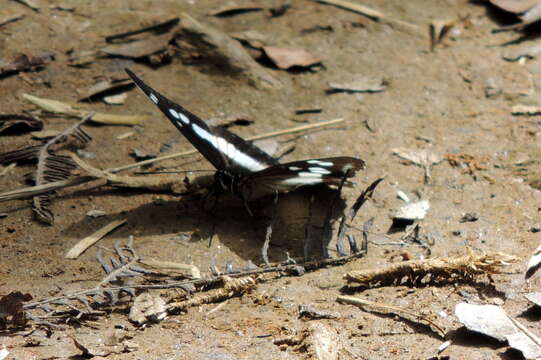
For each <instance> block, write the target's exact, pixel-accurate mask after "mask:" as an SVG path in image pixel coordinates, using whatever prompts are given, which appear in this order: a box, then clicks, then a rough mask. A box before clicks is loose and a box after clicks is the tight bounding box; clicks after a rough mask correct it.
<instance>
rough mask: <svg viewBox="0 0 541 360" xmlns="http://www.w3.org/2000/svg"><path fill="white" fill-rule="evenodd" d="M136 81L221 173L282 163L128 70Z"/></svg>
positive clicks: (235, 172) (239, 172)
mask: <svg viewBox="0 0 541 360" xmlns="http://www.w3.org/2000/svg"><path fill="white" fill-rule="evenodd" d="M126 72H127V73H128V75H129V76H130V77H131V78H132V80H133V82H134V83H135V85H137V87H139V88H140V89H141V90H142V91H143V92H144V93H145V95H146V96H147V97H148V98H149V99H150V100H151V101H152V102H153V103H154V104H155V105H156V106H158V108H159V109H160V110H161V111H162V112H163V113H164V114H165V116H166V117H167V118H168V119H169V120H170V121H171V122H172V123H173V124H174V125H175V126H176V127H177V129H179V130H180V132H181V133H182V134H183V135H184V136H185V137H186V138H187V139H188V141H190V142H191V143H192V145H193V146H195V148H196V149H197V150H198V151H199V152H200V153H201V154H202V155H203V156H204V157H205V158H206V159H207V160H208V161H210V162H211V163H212V165H214V167H215V168H216V169H218V170H227V171H229V172H231V173H233V174H249V173H252V172H256V171H260V170H263V169H265V168H267V167H269V166H273V165H276V164H277V163H278V162H277V161H276V160H275V159H273V158H272V157H271V156H270V155H268V154H266V153H265V152H264V151H263V150H261V149H259V148H258V147H256V146H254V145H252V144H251V143H249V142H247V141H245V140H243V139H242V138H241V137H239V136H237V135H235V134H233V133H231V132H229V131H227V130H226V129H223V128H219V127H210V126H208V125H207V124H206V123H205V122H204V121H203V120H201V119H200V118H199V117H197V116H196V115H194V114H192V113H191V112H189V111H188V110H186V109H184V108H183V107H182V106H180V105H178V104H176V103H174V102H172V101H171V100H169V99H167V98H166V97H165V96H163V95H162V94H160V93H159V92H157V91H156V90H154V89H152V88H151V87H150V86H148V85H147V84H145V83H144V82H143V81H142V80H141V79H139V78H138V77H137V76H136V75H135V74H134V73H133V72H131V71H130V70H129V69H126Z"/></svg>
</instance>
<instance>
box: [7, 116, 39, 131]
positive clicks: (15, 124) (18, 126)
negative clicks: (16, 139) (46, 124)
mask: <svg viewBox="0 0 541 360" xmlns="http://www.w3.org/2000/svg"><path fill="white" fill-rule="evenodd" d="M41 129H43V121H41V120H40V119H37V118H35V117H33V116H26V115H19V114H0V133H3V132H10V133H23V132H27V131H36V130H41ZM8 130H9V131H8Z"/></svg>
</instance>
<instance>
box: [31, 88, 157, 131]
mask: <svg viewBox="0 0 541 360" xmlns="http://www.w3.org/2000/svg"><path fill="white" fill-rule="evenodd" d="M22 96H23V97H24V98H25V99H26V100H28V101H30V102H31V103H33V104H34V105H36V106H38V107H40V108H41V109H43V110H45V111H49V112H52V113H55V114H64V115H71V116H77V117H80V118H85V117H87V116H88V113H89V111H87V110H83V109H78V108H76V107H75V106H73V105H70V104H68V103H65V102H62V101H58V100H52V99H45V98H39V97H37V96H33V95H29V94H23V95H22ZM145 119H146V117H145V116H134V115H114V114H104V113H95V114H94V116H92V121H94V122H97V123H100V124H109V125H139V124H141V123H142V122H143V121H144V120H145Z"/></svg>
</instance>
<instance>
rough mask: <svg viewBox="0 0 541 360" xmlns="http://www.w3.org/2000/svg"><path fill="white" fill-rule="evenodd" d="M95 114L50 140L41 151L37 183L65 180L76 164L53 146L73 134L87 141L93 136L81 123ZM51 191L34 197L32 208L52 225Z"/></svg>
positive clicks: (41, 218) (44, 220) (38, 215)
mask: <svg viewBox="0 0 541 360" xmlns="http://www.w3.org/2000/svg"><path fill="white" fill-rule="evenodd" d="M93 115H94V114H93V113H91V114H89V115H87V116H86V117H85V118H84V119H82V120H81V121H79V122H78V123H77V124H75V125H73V126H71V127H69V128H68V129H66V130H64V131H63V132H62V133H60V134H59V135H57V136H55V137H54V138H52V139H51V140H49V141H48V142H47V143H46V144H45V145H44V146H43V147H42V148H41V149H40V151H39V155H38V166H37V169H36V185H37V186H39V185H44V184H46V183H49V182H52V181H59V180H65V179H66V178H68V177H69V176H70V174H71V171H72V170H73V169H74V168H75V164H74V163H73V161H72V160H71V158H70V157H69V156H62V155H57V154H55V153H54V152H53V151H52V149H51V148H52V146H53V145H55V144H58V143H61V142H65V141H66V140H67V139H68V137H70V136H73V137H74V138H76V139H77V140H79V141H81V142H83V143H86V142H88V141H90V139H91V137H90V135H88V134H87V133H86V132H84V130H83V129H81V125H82V124H83V123H85V122H86V121H88V120H89V119H90V118H92V116H93ZM51 196H52V193H51V192H46V193H43V194H39V195H36V196H34V197H33V199H32V210H33V211H34V214H35V215H36V217H37V219H38V220H40V221H42V222H44V223H46V224H49V225H52V224H53V223H54V215H53V213H52V212H51V210H50V209H49V206H50V204H51Z"/></svg>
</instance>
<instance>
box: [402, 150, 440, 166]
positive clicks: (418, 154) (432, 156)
mask: <svg viewBox="0 0 541 360" xmlns="http://www.w3.org/2000/svg"><path fill="white" fill-rule="evenodd" d="M391 152H392V153H393V154H395V155H396V156H398V157H399V158H401V159H404V160H408V161H411V162H412V163H414V164H415V165H417V166H421V167H425V166H432V165H435V164H438V163H440V162H441V161H442V160H443V157H442V156H441V155H439V154H436V153H435V152H431V151H428V150H416V149H407V148H394V149H391Z"/></svg>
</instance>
